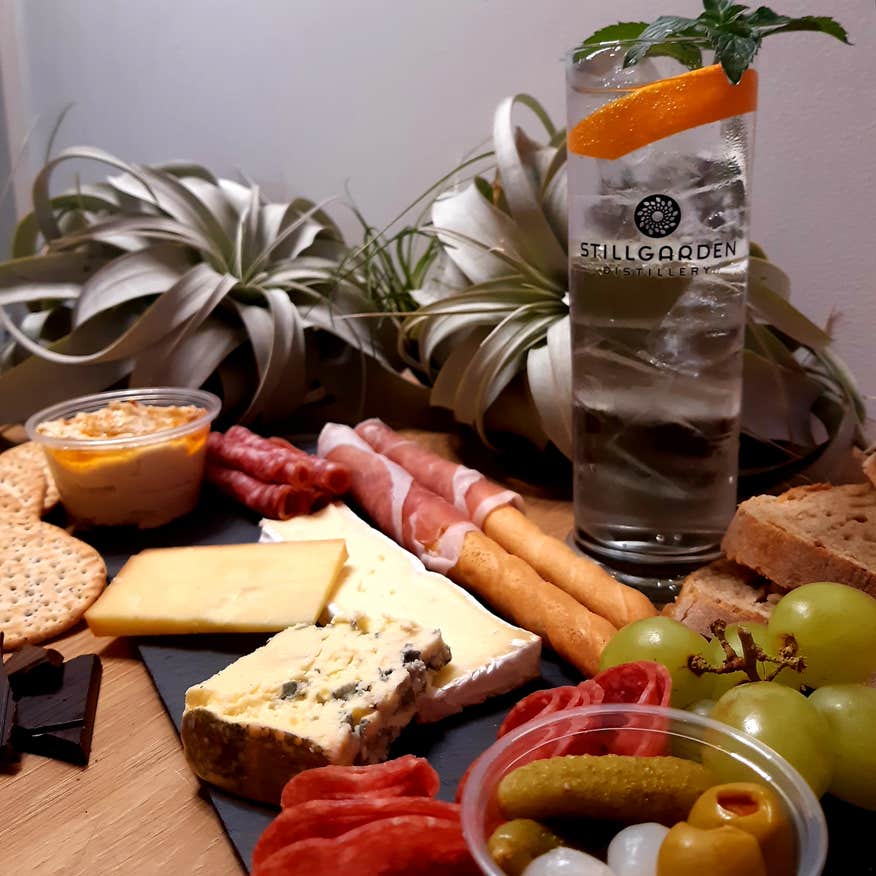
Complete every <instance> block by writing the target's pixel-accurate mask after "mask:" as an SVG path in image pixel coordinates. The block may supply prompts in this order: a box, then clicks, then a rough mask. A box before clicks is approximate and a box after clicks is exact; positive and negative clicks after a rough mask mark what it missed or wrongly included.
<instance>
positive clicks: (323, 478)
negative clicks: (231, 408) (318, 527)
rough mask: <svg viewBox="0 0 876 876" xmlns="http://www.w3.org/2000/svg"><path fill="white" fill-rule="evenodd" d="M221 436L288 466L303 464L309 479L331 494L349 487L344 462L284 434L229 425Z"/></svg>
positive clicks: (347, 473)
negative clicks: (276, 435)
mask: <svg viewBox="0 0 876 876" xmlns="http://www.w3.org/2000/svg"><path fill="white" fill-rule="evenodd" d="M224 437H225V439H226V441H228V442H232V443H233V444H235V445H237V446H244V447H253V448H258V449H259V450H261V451H263V452H264V453H266V454H271V456H272V457H273V458H275V459H279V460H282V461H284V462H286V463H287V464H288V465H290V466H298V467H302V468H304V469H305V470H306V471H307V473H308V476H309V479H310V481H312V482H313V483H315V484H316V486H318V487H319V488H320V489H322V490H325V491H326V492H327V493H331V494H332V495H333V496H342V495H343V494H344V493H346V492H348V491H349V489H350V483H351V477H350V472H349V470H348V469H347V468H346V466H344V465H341V464H339V463H337V462H332V461H330V460H326V459H321V458H320V457H318V456H312V455H311V454H309V453H307V452H306V451H304V450H301V449H300V448H298V447H296V446H295V445H294V444H291V443H290V442H288V441H286V440H285V439H284V438H262V437H261V436H260V435H256V434H255V432H251V431H250V430H249V429H247V428H246V426H232V427H231V428H230V429H229V430H228V431H227V432H226V433H225V436H224Z"/></svg>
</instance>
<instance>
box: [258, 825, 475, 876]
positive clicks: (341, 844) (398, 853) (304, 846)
mask: <svg viewBox="0 0 876 876" xmlns="http://www.w3.org/2000/svg"><path fill="white" fill-rule="evenodd" d="M315 873H319V874H320V876H350V874H351V873H356V874H358V876H410V874H411V873H416V874H418V876H478V873H479V870H478V867H477V866H476V865H475V863H474V860H473V859H472V857H471V855H470V854H469V851H468V847H467V846H466V843H465V839H464V838H463V835H462V828H461V827H460V825H459V823H458V822H453V821H446V820H443V819H440V818H434V817H431V816H427V815H400V816H397V817H395V818H384V819H380V820H379V821H373V822H371V823H370V824H365V825H363V826H361V827H358V828H355V829H354V830H350V831H347V832H346V833H344V834H343V835H342V836H339V837H336V838H334V839H308V840H302V841H300V842H297V843H293V844H292V845H288V846H284V847H283V848H281V849H280V850H279V851H277V852H275V853H274V854H273V855H271V856H270V857H268V858H267V859H266V860H265V861H264V862H263V863H262V864H261V865H260V866H258V867H255V868H253V870H252V876H313V874H315Z"/></svg>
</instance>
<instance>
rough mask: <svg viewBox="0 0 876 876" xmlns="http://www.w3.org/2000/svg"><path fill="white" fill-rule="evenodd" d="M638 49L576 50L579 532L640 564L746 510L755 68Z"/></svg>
mask: <svg viewBox="0 0 876 876" xmlns="http://www.w3.org/2000/svg"><path fill="white" fill-rule="evenodd" d="M625 54H626V47H625V46H624V45H623V44H619V43H614V44H608V45H602V46H595V47H591V48H590V49H588V50H587V52H586V54H582V53H580V52H579V53H577V54H576V53H573V54H572V55H570V57H569V60H568V63H567V98H568V121H569V138H568V143H569V164H568V172H569V210H570V216H569V219H570V221H569V230H570V247H569V252H570V289H571V316H572V350H573V382H574V383H573V395H574V429H575V449H574V456H575V483H574V494H575V538H576V541H577V542H578V544H579V545H580V546H581V547H582V548H583V549H584V550H586V551H588V552H591V553H594V554H595V555H596V556H598V557H601V558H602V559H603V560H605V561H606V562H607V563H608V564H609V565H612V564H615V565H621V566H632V567H633V568H634V569H635V568H636V567H640V568H641V569H642V570H643V571H644V570H645V569H647V568H648V567H655V566H656V567H668V566H683V565H684V564H685V563H693V562H701V561H703V560H704V559H707V558H709V557H711V556H713V555H715V554H716V553H717V546H718V543H719V541H720V538H721V535H722V534H723V532H724V530H725V528H726V526H727V523H728V522H729V520H730V517H731V516H732V514H733V511H734V508H735V503H736V478H737V465H738V464H737V452H738V435H739V413H740V398H741V365H742V345H743V337H744V329H745V294H746V280H747V270H748V228H749V180H750V172H751V157H752V141H753V134H754V106H755V101H756V90H757V78H756V73H755V72H754V71H753V70H749V71H747V72H746V74H745V76H744V77H743V80H742V82H741V83H740V84H739V85H736V86H734V85H731V84H730V82H729V81H727V79H726V77H725V76H724V74H723V71H722V70H721V69H720V67H718V66H715V65H709V64H707V65H706V66H704V67H703V68H701V69H698V70H694V71H686V70H685V68H683V67H682V66H681V65H680V64H679V63H678V62H676V61H674V60H673V59H672V58H667V57H660V58H646V59H644V60H643V61H640V62H639V63H638V64H636V65H634V66H631V67H627V68H624V66H623V59H624V56H625Z"/></svg>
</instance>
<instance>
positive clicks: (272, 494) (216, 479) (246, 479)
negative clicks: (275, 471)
mask: <svg viewBox="0 0 876 876" xmlns="http://www.w3.org/2000/svg"><path fill="white" fill-rule="evenodd" d="M206 477H207V480H208V481H209V482H210V483H211V484H213V485H215V486H216V487H218V488H219V489H220V490H221V491H222V492H223V493H226V494H227V495H229V496H231V497H232V498H233V499H236V500H237V501H238V502H240V503H241V504H243V505H246V507H247V508H249V509H250V510H251V511H255V512H256V513H257V514H261V515H262V516H263V517H271V518H273V519H274V520H288V519H289V518H290V517H296V516H297V515H299V514H308V513H309V512H310V511H311V510H312V509H313V508H314V506H315V505H316V504H318V501H319V498H320V497H319V495H317V494H315V493H314V492H313V491H312V490H307V489H303V490H302V489H297V488H295V487H292V486H290V485H289V484H266V483H264V482H263V481H260V480H257V479H256V478H254V477H251V476H250V475H248V474H246V472H242V471H239V470H238V469H235V468H227V467H226V466H224V465H216V464H215V463H210V462H208V463H207V470H206ZM325 501H326V500H323V503H325Z"/></svg>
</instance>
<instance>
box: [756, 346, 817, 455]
mask: <svg viewBox="0 0 876 876" xmlns="http://www.w3.org/2000/svg"><path fill="white" fill-rule="evenodd" d="M742 363H743V366H742V367H743V380H744V383H745V385H746V386H748V387H757V391H755V392H743V394H742V420H741V422H742V429H743V430H744V431H745V432H746V433H747V434H749V435H753V436H754V437H756V438H758V439H759V440H762V441H787V442H790V443H792V444H798V445H802V446H808V445H811V444H812V443H813V437H812V426H811V414H812V405H813V403H814V402H815V400H816V399H817V398H818V396H819V395H821V389H820V387H818V386H817V385H816V384H813V383H812V382H811V381H810V380H808V379H807V377H806V374H805V373H804V372H802V371H799V370H797V371H795V370H791V369H788V368H784V367H783V366H781V365H778V364H777V363H776V362H775V361H774V360H773V359H769V358H766V357H765V356H762V355H759V354H758V353H756V352H754V351H753V350H751V349H746V350H745V351H744V354H743V360H742Z"/></svg>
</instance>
